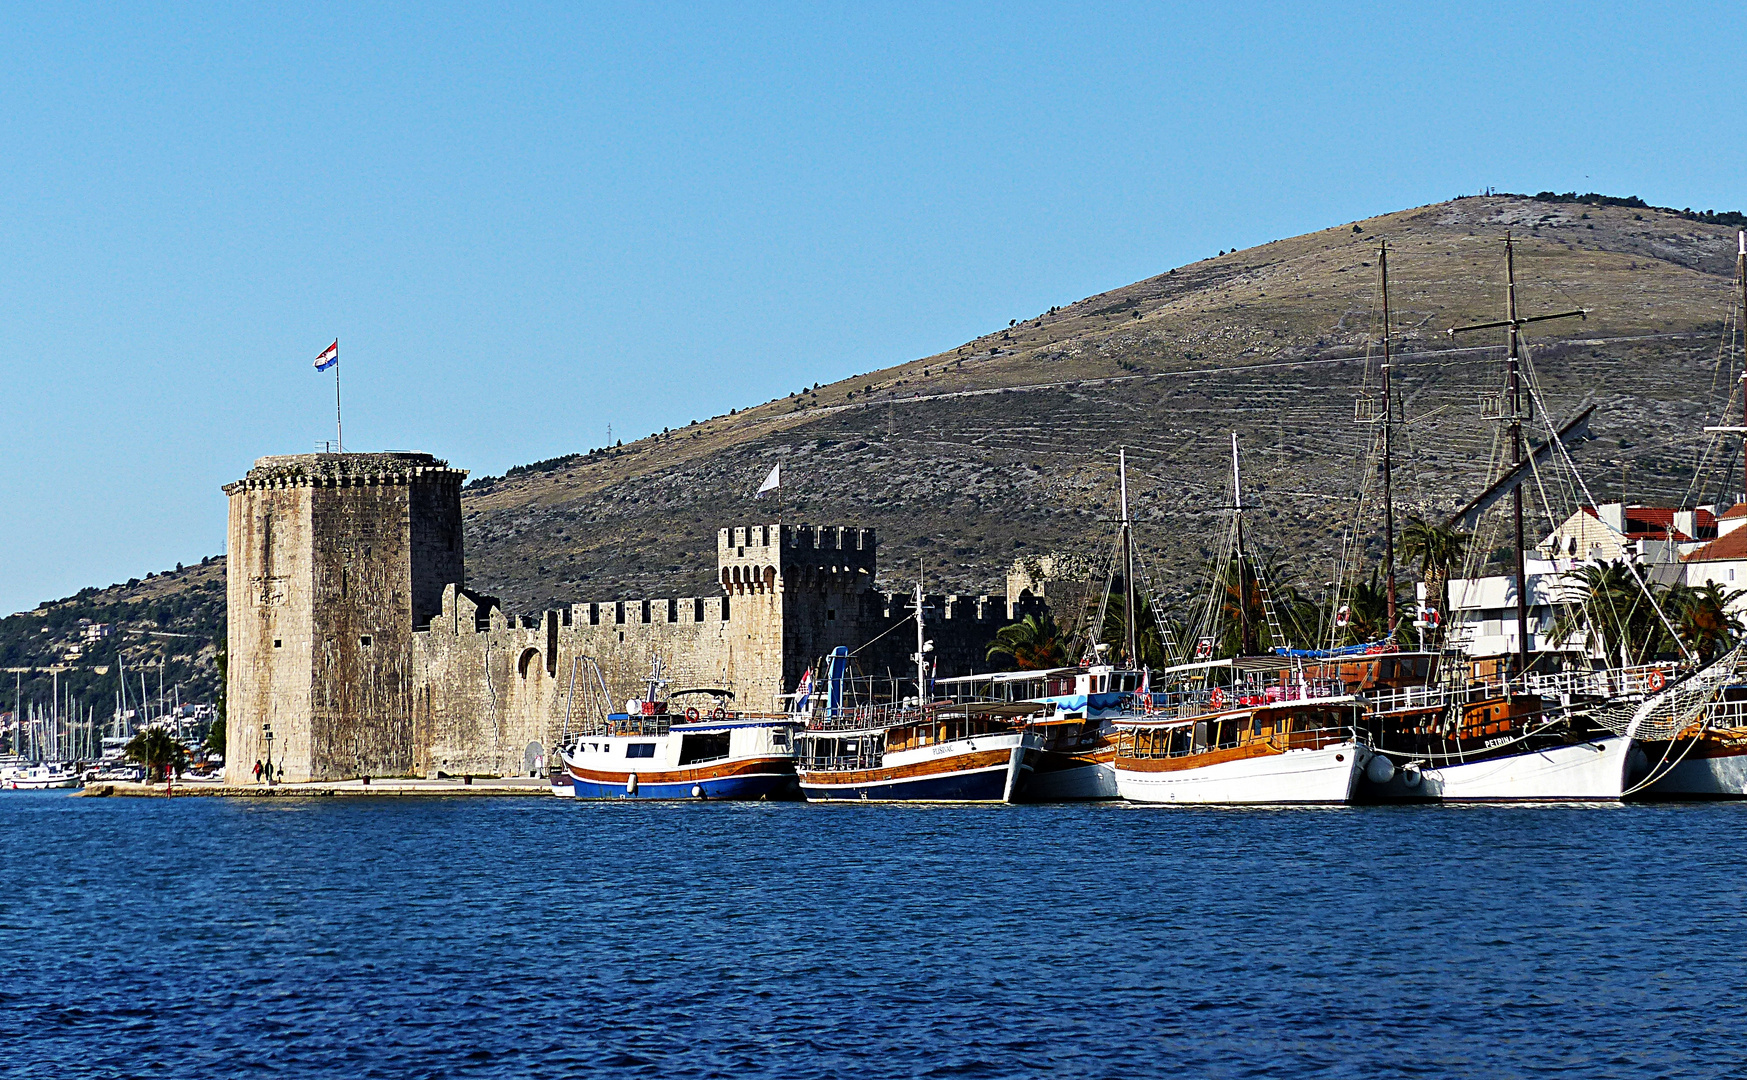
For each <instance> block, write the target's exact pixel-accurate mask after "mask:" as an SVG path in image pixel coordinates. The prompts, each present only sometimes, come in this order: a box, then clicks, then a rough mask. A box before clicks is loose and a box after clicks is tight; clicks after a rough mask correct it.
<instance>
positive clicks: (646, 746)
mask: <svg viewBox="0 0 1747 1080" xmlns="http://www.w3.org/2000/svg"><path fill="white" fill-rule="evenodd" d="M625 756H626V757H628V758H634V757H646V758H652V757H654V756H655V744H654V743H652V742H634V743H626V744H625Z"/></svg>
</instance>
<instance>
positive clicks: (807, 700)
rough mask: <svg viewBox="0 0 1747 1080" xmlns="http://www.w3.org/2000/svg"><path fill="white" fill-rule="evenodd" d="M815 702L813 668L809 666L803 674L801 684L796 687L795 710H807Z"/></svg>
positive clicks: (799, 711)
mask: <svg viewBox="0 0 1747 1080" xmlns="http://www.w3.org/2000/svg"><path fill="white" fill-rule="evenodd" d="M812 703H813V669H812V668H808V669H807V671H806V674H804V675H802V676H801V682H800V685H798V686H796V687H795V711H796V712H798V713H801V712H806V711H807V708H808V706H810V705H811V704H812Z"/></svg>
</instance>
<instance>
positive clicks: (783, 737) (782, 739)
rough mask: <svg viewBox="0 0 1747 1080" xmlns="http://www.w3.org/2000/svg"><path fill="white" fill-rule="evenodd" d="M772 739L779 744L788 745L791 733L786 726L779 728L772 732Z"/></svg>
mask: <svg viewBox="0 0 1747 1080" xmlns="http://www.w3.org/2000/svg"><path fill="white" fill-rule="evenodd" d="M770 741H771V742H772V743H773V744H775V745H777V746H787V745H788V744H789V733H788V731H787V730H786V729H784V728H777V729H776V730H775V731H772V732H771V733H770Z"/></svg>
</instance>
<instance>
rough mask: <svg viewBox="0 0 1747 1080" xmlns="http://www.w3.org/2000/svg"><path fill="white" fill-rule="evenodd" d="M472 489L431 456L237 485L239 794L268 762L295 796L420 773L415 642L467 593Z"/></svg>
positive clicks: (292, 464) (232, 628)
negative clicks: (295, 789) (416, 768)
mask: <svg viewBox="0 0 1747 1080" xmlns="http://www.w3.org/2000/svg"><path fill="white" fill-rule="evenodd" d="M466 476H467V474H466V472H464V471H462V470H458V469H451V468H449V466H448V463H447V462H444V461H439V460H437V459H436V458H434V457H432V456H431V455H429V454H417V453H398V452H397V453H383V454H296V455H287V456H281V457H264V458H261V459H260V460H258V461H256V462H255V466H254V468H252V469H250V470H249V472H248V475H247V476H245V477H244V478H243V479H242V480H239V481H237V482H236V483H233V484H227V485H225V488H224V492H225V494H226V495H228V496H229V497H230V530H229V539H228V544H227V548H228V552H229V557H228V560H227V563H226V571H227V575H226V576H227V582H226V601H227V607H228V610H229V626H228V632H227V643H228V650H229V669H228V671H227V678H226V713H227V722H226V741H227V742H228V744H229V745H228V751H229V752H228V753H227V754H226V757H225V779H226V781H227V782H229V783H232V784H240V783H253V782H254V780H255V777H254V764H255V762H256V761H257V760H260V761H263V762H265V761H266V760H267V759H268V757H269V756H271V758H272V762H273V768H274V769H275V770H277V769H278V768H279V767H280V766H281V765H283V766H284V770H285V779H286V781H287V782H292V781H305V780H341V779H347V778H351V777H357V776H398V775H405V774H407V773H408V772H410V771H411V770H412V768H413V732H412V682H413V674H412V634H413V630H414V629H415V628H419V627H423V626H425V625H427V624H429V622H430V620H431V617H432V616H434V615H437V614H439V613H441V611H442V608H443V587H444V586H445V585H448V584H450V583H454V584H457V585H459V584H464V583H465V576H464V570H463V565H462V553H461V482H462V481H463V480H464V479H466ZM269 732H271V734H272V738H271V739H268V738H267V735H268V733H269Z"/></svg>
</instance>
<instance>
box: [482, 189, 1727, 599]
mask: <svg viewBox="0 0 1747 1080" xmlns="http://www.w3.org/2000/svg"><path fill="white" fill-rule="evenodd" d="M1604 202H1614V203H1619V202H1628V203H1630V202H1635V200H1629V201H1628V200H1602V199H1600V198H1592V199H1591V200H1590V201H1589V202H1583V201H1558V200H1556V199H1555V198H1550V197H1538V198H1527V197H1519V196H1490V197H1473V198H1464V199H1458V200H1454V201H1452V202H1447V203H1439V204H1436V205H1432V206H1425V207H1420V208H1417V209H1413V210H1407V211H1402V212H1400V213H1394V214H1388V215H1385V216H1382V217H1376V218H1371V219H1368V220H1365V221H1361V222H1357V223H1349V224H1346V225H1341V226H1339V227H1337V228H1332V229H1327V230H1324V231H1322V232H1317V233H1311V234H1309V235H1306V236H1299V237H1293V238H1291V239H1287V240H1280V241H1276V242H1274V243H1270V244H1266V245H1263V246H1261V247H1257V248H1252V249H1249V250H1243V251H1233V252H1229V253H1224V254H1221V255H1220V256H1218V257H1215V258H1211V259H1207V260H1204V261H1202V262H1198V263H1194V264H1191V265H1189V266H1183V267H1178V268H1176V269H1174V270H1169V271H1167V272H1165V273H1162V274H1160V275H1158V276H1156V277H1153V278H1149V279H1147V280H1145V281H1141V282H1137V283H1135V284H1133V285H1129V286H1127V287H1124V288H1121V289H1116V290H1113V291H1111V292H1108V293H1102V294H1099V295H1097V296H1092V297H1087V298H1085V299H1082V300H1077V301H1074V302H1070V303H1064V304H1062V305H1060V306H1058V307H1055V308H1052V309H1050V310H1049V311H1046V312H1042V313H1039V314H1037V315H1035V316H1033V317H1030V318H1027V319H1023V320H1018V321H1016V322H1015V323H1014V324H1013V325H1011V326H1009V327H1006V328H1003V329H998V330H996V331H994V332H992V333H990V334H987V335H985V336H983V337H981V338H978V339H977V340H975V341H971V342H967V343H966V344H964V345H963V346H961V347H958V348H955V349H952V350H950V351H948V352H944V353H940V354H937V355H934V356H929V357H924V358H921V359H918V360H912V361H910V362H908V363H904V364H900V365H898V366H895V367H891V368H887V369H885V370H883V371H879V372H875V373H873V374H870V375H866V376H861V377H857V378H854V379H847V380H844V381H842V382H838V383H834V384H832V385H829V386H820V387H817V388H807V389H805V390H804V391H799V392H797V393H796V394H794V395H791V396H789V397H787V398H781V399H778V400H775V401H770V402H765V403H763V404H761V405H757V406H754V407H752V408H747V409H744V410H737V411H735V412H733V413H731V414H729V415H726V416H718V417H716V418H714V419H711V420H709V421H707V422H704V423H701V424H697V425H695V426H692V427H687V428H683V429H679V430H675V431H670V432H667V433H664V434H662V435H659V436H656V437H653V438H648V439H643V440H640V441H638V442H636V443H633V444H629V445H626V446H623V447H614V448H611V449H608V450H597V451H594V452H592V453H587V454H581V455H578V456H575V457H570V458H560V459H555V460H553V461H548V462H542V463H540V464H539V465H536V466H530V467H524V468H523V469H521V470H517V471H516V472H515V473H514V474H513V475H510V476H506V477H503V478H496V479H491V478H487V479H482V480H480V481H476V482H475V483H474V484H472V485H470V487H469V489H468V491H467V492H466V495H465V510H466V514H467V523H468V567H469V569H468V573H469V575H470V576H471V578H472V582H473V584H474V585H475V586H477V587H479V588H481V589H484V590H486V591H489V592H494V593H497V594H499V595H501V596H503V597H504V598H505V599H506V600H507V601H508V602H509V603H510V604H511V606H512V607H515V608H517V609H519V610H530V609H536V608H539V607H542V606H545V605H548V604H555V603H560V602H568V601H574V600H586V599H603V598H610V597H613V596H617V595H668V594H679V595H689V594H693V593H697V592H707V591H708V590H709V589H710V587H711V582H710V580H709V574H710V570H711V565H712V560H713V553H714V535H715V529H716V528H717V527H718V526H720V525H722V524H727V523H731V522H742V521H755V520H763V519H766V518H769V517H770V516H772V515H773V514H775V513H776V512H777V508H776V506H774V505H773V504H772V503H771V502H769V501H765V502H755V501H753V500H752V498H751V494H752V492H753V491H754V489H755V488H756V487H757V485H758V483H759V481H760V480H761V479H762V478H763V477H764V476H765V475H766V473H767V472H768V471H769V469H770V467H771V466H772V465H773V464H777V463H781V464H782V466H783V477H784V488H783V493H782V502H781V507H780V513H781V516H782V518H783V520H785V521H804V522H821V523H836V522H843V523H856V524H864V525H872V526H875V527H876V528H878V529H879V530H880V532H881V546H882V549H883V550H882V553H881V564H882V566H883V567H884V571H883V572H884V574H885V575H886V577H887V581H886V584H888V585H892V586H897V587H903V586H904V585H905V584H906V583H907V581H908V580H909V579H910V577H911V575H912V574H913V571H912V570H910V569H909V568H910V567H915V566H917V565H918V564H920V565H921V566H922V567H923V568H924V570H925V572H926V573H927V576H928V578H929V581H930V583H931V586H939V587H941V588H944V589H953V590H959V591H966V592H976V591H998V590H999V589H1000V588H1001V587H1002V582H1003V580H1004V574H1005V571H1006V568H1007V567H1008V566H1009V565H1010V564H1011V563H1012V561H1013V559H1014V557H1015V555H1019V554H1028V553H1031V554H1035V553H1041V552H1043V551H1048V550H1057V549H1065V550H1076V551H1090V550H1092V549H1095V548H1097V547H1098V546H1100V545H1102V544H1104V543H1105V541H1106V537H1107V536H1108V531H1109V530H1108V525H1107V521H1108V519H1109V518H1110V517H1111V516H1112V514H1113V512H1114V506H1115V480H1116V454H1117V449H1118V447H1127V448H1128V453H1129V462H1130V468H1131V472H1132V474H1133V475H1132V478H1131V481H1132V482H1131V492H1132V497H1133V500H1134V503H1135V506H1136V514H1137V517H1138V518H1139V519H1140V520H1141V521H1142V522H1143V527H1142V528H1141V530H1140V536H1141V540H1142V542H1143V543H1144V544H1146V545H1148V547H1149V549H1150V550H1151V552H1152V554H1153V558H1152V562H1153V563H1154V564H1155V565H1156V566H1157V567H1158V568H1159V570H1160V572H1161V573H1162V575H1163V576H1164V577H1165V578H1166V579H1167V580H1168V581H1171V582H1173V583H1174V584H1173V585H1172V587H1173V588H1175V589H1177V590H1183V589H1187V588H1189V587H1190V585H1189V583H1190V581H1191V580H1192V579H1193V578H1194V577H1196V576H1197V575H1198V574H1199V573H1200V572H1201V570H1202V561H1203V560H1204V559H1205V558H1206V556H1207V554H1208V551H1209V548H1210V546H1211V545H1213V544H1214V542H1215V540H1216V538H1217V537H1216V534H1217V528H1218V520H1217V518H1216V511H1217V509H1218V508H1219V507H1221V506H1223V505H1225V504H1226V503H1227V502H1228V501H1229V496H1228V495H1227V494H1226V492H1227V491H1228V484H1229V466H1230V456H1229V439H1230V432H1232V431H1236V432H1237V433H1238V438H1239V444H1240V446H1241V448H1242V452H1243V455H1244V471H1245V486H1246V489H1247V492H1248V494H1249V496H1250V497H1251V498H1252V499H1253V500H1254V502H1255V503H1256V505H1257V507H1258V510H1257V513H1256V515H1255V516H1254V518H1253V522H1252V528H1253V532H1254V535H1255V538H1256V540H1257V541H1258V542H1259V543H1260V545H1261V546H1262V547H1264V548H1265V549H1266V550H1268V551H1269V552H1270V554H1271V556H1272V557H1273V559H1274V560H1275V561H1276V562H1277V563H1279V564H1280V566H1281V572H1282V574H1283V575H1284V576H1286V577H1287V578H1293V577H1296V578H1300V579H1303V580H1306V581H1310V582H1313V583H1320V582H1321V581H1322V580H1324V579H1326V577H1327V576H1328V573H1329V569H1328V568H1329V565H1330V560H1331V559H1332V558H1333V557H1334V554H1335V549H1336V547H1337V544H1338V538H1339V535H1340V533H1341V530H1342V529H1343V528H1347V527H1350V526H1351V524H1352V517H1353V510H1354V496H1355V494H1356V492H1357V491H1358V488H1359V485H1360V481H1361V476H1360V473H1361V471H1362V470H1361V461H1362V458H1363V455H1364V447H1365V445H1366V440H1367V438H1368V433H1367V429H1365V428H1363V427H1361V426H1359V425H1356V424H1355V423H1354V422H1353V421H1354V400H1355V397H1356V396H1357V395H1358V394H1359V393H1360V392H1361V389H1362V387H1363V386H1364V385H1365V383H1366V380H1367V378H1369V379H1370V380H1372V382H1373V384H1374V381H1375V378H1376V365H1375V355H1374V352H1375V350H1374V346H1375V343H1376V341H1377V337H1378V334H1379V332H1380V329H1381V318H1380V305H1379V292H1378V274H1377V269H1376V263H1377V249H1378V245H1379V244H1380V243H1381V242H1383V241H1387V242H1388V244H1389V247H1390V255H1389V265H1390V294H1391V295H1390V300H1391V308H1392V315H1393V323H1394V328H1395V335H1396V340H1397V352H1398V360H1399V363H1398V365H1397V366H1396V370H1395V376H1396V380H1397V386H1398V389H1399V391H1400V399H1401V401H1402V403H1403V408H1404V412H1405V415H1406V416H1407V417H1408V419H1409V421H1410V423H1409V424H1408V426H1407V428H1406V429H1405V432H1404V434H1403V435H1402V436H1401V441H1402V442H1403V443H1404V444H1405V445H1403V446H1402V447H1401V457H1402V459H1403V460H1402V463H1401V465H1400V470H1399V472H1398V474H1397V481H1398V485H1399V487H1400V489H1401V500H1402V502H1404V503H1406V504H1408V508H1409V509H1417V511H1418V512H1420V513H1422V514H1426V515H1431V514H1434V513H1437V512H1439V511H1446V512H1447V511H1449V510H1451V509H1454V508H1455V507H1457V506H1459V505H1460V504H1461V503H1462V502H1464V501H1465V500H1466V499H1467V498H1468V497H1470V496H1471V495H1473V494H1474V493H1476V492H1477V491H1478V490H1480V489H1481V488H1482V487H1483V486H1484V485H1485V483H1486V480H1487V471H1488V468H1489V464H1490V462H1491V461H1492V459H1493V457H1494V452H1495V444H1494V439H1495V437H1496V431H1495V427H1496V426H1495V425H1493V424H1490V423H1482V422H1480V420H1479V418H1478V403H1479V400H1480V398H1481V397H1482V396H1483V395H1489V394H1496V393H1497V391H1498V389H1499V388H1500V386H1501V384H1502V378H1503V375H1502V356H1503V350H1502V348H1501V347H1500V346H1501V345H1502V342H1503V335H1502V331H1493V332H1489V333H1484V334H1476V335H1472V336H1464V337H1462V338H1461V339H1459V340H1455V341H1452V339H1451V338H1450V337H1449V336H1448V335H1447V334H1446V333H1445V331H1446V330H1447V329H1448V328H1449V327H1451V326H1453V325H1456V324H1462V323H1469V322H1479V321H1489V320H1493V319H1498V318H1502V317H1503V306H1504V276H1505V274H1504V251H1503V244H1502V243H1501V241H1502V240H1503V238H1504V235H1505V232H1506V230H1510V231H1511V232H1512V233H1513V235H1514V236H1515V238H1516V239H1517V240H1518V241H1519V243H1518V246H1517V250H1516V268H1517V277H1518V281H1519V283H1520V284H1519V301H1520V304H1521V307H1522V311H1523V313H1524V314H1533V313H1538V312H1550V311H1555V310H1567V309H1573V308H1587V309H1589V315H1588V317H1587V318H1586V319H1584V320H1583V321H1577V320H1569V321H1561V322H1552V323H1547V324H1544V325H1542V326H1537V327H1533V328H1531V329H1532V330H1534V331H1536V333H1534V334H1532V335H1531V336H1530V338H1529V339H1528V340H1529V342H1530V344H1531V346H1532V357H1531V358H1532V363H1533V365H1534V368H1535V370H1536V373H1537V374H1538V377H1539V382H1540V385H1541V387H1542V389H1543V393H1544V403H1545V405H1546V407H1547V409H1548V410H1549V411H1550V412H1551V413H1552V414H1553V415H1556V416H1561V417H1562V416H1566V415H1569V414H1572V413H1574V412H1576V411H1577V410H1578V409H1579V408H1580V407H1581V406H1583V405H1586V404H1594V405H1596V406H1597V411H1596V415H1595V419H1594V421H1593V422H1592V428H1593V429H1594V430H1595V432H1596V433H1597V435H1598V436H1600V439H1599V440H1598V441H1597V442H1596V443H1592V444H1590V445H1589V446H1588V447H1586V448H1585V450H1584V451H1583V453H1582V454H1581V456H1580V460H1581V461H1582V463H1583V464H1584V466H1585V468H1586V470H1587V472H1588V474H1589V476H1588V480H1589V483H1590V484H1591V487H1592V490H1593V491H1594V492H1595V494H1596V495H1597V497H1598V498H1608V497H1614V496H1617V494H1618V492H1619V491H1620V486H1621V482H1622V476H1623V478H1624V483H1625V484H1626V485H1627V489H1628V492H1629V494H1630V496H1631V497H1632V498H1633V499H1640V498H1643V499H1648V498H1665V499H1682V498H1687V499H1690V498H1694V497H1697V496H1693V495H1689V494H1688V489H1689V487H1690V486H1691V485H1692V481H1693V478H1694V463H1695V460H1696V458H1697V455H1698V452H1699V450H1700V449H1701V446H1702V443H1703V441H1704V436H1703V435H1702V434H1701V432H1700V428H1701V427H1702V426H1703V424H1704V423H1705V422H1707V421H1709V422H1714V420H1711V418H1712V417H1713V416H1714V415H1715V413H1716V412H1717V410H1718V409H1719V408H1720V407H1721V405H1722V403H1723V402H1724V401H1725V400H1726V399H1727V397H1728V394H1729V391H1730V389H1731V383H1730V380H1729V378H1728V375H1727V372H1726V371H1722V372H1721V373H1719V370H1718V368H1717V360H1718V355H1719V342H1720V335H1721V329H1722V324H1723V321H1724V319H1725V317H1726V316H1727V315H1728V312H1729V311H1730V307H1731V302H1732V290H1731V275H1732V273H1733V267H1734V252H1735V234H1734V228H1733V227H1732V224H1733V223H1734V222H1735V220H1736V219H1737V218H1738V215H1721V216H1719V215H1705V214H1693V213H1691V212H1690V211H1687V212H1679V211H1671V210H1657V209H1652V208H1649V207H1644V206H1642V204H1638V205H1629V204H1628V205H1602V204H1603V203H1604ZM1368 358H1369V361H1368ZM1731 475H1733V474H1731ZM1707 481H1708V487H1707V489H1706V491H1705V492H1703V497H1706V498H1715V497H1716V496H1717V492H1718V490H1719V484H1721V472H1720V470H1718V469H1713V470H1711V472H1710V475H1709V476H1708V477H1707ZM1738 485H1739V480H1738V479H1735V480H1730V481H1729V484H1728V485H1727V486H1728V487H1729V490H1730V491H1731V492H1733V491H1734V490H1736V488H1737V487H1738Z"/></svg>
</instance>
